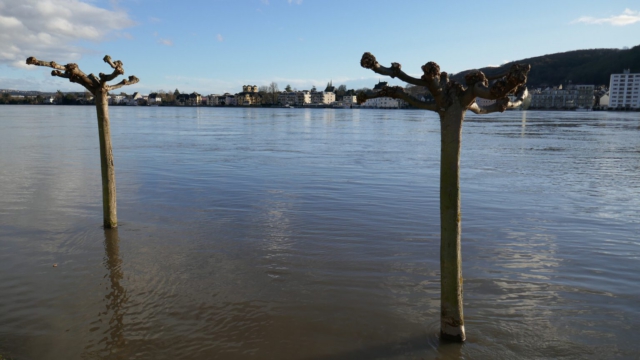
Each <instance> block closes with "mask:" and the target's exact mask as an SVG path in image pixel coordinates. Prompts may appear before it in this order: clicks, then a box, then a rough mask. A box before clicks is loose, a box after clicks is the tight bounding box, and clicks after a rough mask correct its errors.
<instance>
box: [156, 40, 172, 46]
mask: <svg viewBox="0 0 640 360" xmlns="http://www.w3.org/2000/svg"><path fill="white" fill-rule="evenodd" d="M158 44H162V45H166V46H173V41H171V39H158Z"/></svg>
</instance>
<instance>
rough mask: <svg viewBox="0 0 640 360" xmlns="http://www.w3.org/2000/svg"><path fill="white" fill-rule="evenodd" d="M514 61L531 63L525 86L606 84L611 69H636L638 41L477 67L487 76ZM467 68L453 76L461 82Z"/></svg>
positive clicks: (639, 65) (639, 66) (639, 69)
mask: <svg viewBox="0 0 640 360" xmlns="http://www.w3.org/2000/svg"><path fill="white" fill-rule="evenodd" d="M515 63H520V64H522V63H526V64H531V72H530V73H529V77H528V79H527V86H528V87H529V88H535V87H543V86H554V85H560V84H567V83H568V82H569V81H571V82H572V83H573V84H586V85H596V86H599V85H606V86H609V77H610V75H611V74H612V73H622V70H623V69H631V72H632V73H633V72H636V73H638V72H640V45H638V46H634V47H633V48H631V49H627V50H620V49H590V50H575V51H567V52H563V53H556V54H550V55H543V56H536V57H532V58H528V59H522V60H517V61H512V62H509V63H506V64H504V65H502V66H500V67H486V68H482V69H480V70H481V71H482V72H484V73H485V74H486V75H487V76H491V75H495V74H499V73H501V72H505V71H506V70H507V69H509V67H510V66H511V65H513V64H515ZM467 72H468V71H463V72H460V73H458V74H456V75H454V76H453V78H455V79H456V80H458V81H461V82H463V83H464V78H463V77H464V75H465V74H466V73H467Z"/></svg>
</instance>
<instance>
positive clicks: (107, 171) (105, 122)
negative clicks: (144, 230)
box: [27, 55, 139, 228]
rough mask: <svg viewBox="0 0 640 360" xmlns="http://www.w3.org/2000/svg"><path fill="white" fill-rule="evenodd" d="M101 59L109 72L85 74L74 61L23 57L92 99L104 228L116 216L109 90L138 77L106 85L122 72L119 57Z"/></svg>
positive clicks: (111, 225)
mask: <svg viewBox="0 0 640 360" xmlns="http://www.w3.org/2000/svg"><path fill="white" fill-rule="evenodd" d="M103 60H104V62H106V63H108V64H109V65H110V66H111V68H113V72H112V73H111V74H103V73H100V76H99V77H98V76H95V75H94V74H89V75H86V74H85V73H83V72H82V71H81V70H80V68H79V67H78V65H77V64H73V63H70V64H67V65H59V64H57V63H55V62H54V61H42V60H38V59H36V58H35V57H33V56H32V57H30V58H28V59H27V64H28V65H37V66H46V67H50V68H53V69H54V70H53V71H51V76H58V77H61V78H65V79H69V81H71V82H73V83H77V84H80V85H82V86H84V87H85V88H86V89H87V90H88V91H89V92H90V93H91V94H93V96H94V98H95V100H96V111H97V115H98V136H99V138H100V169H101V172H102V210H103V217H104V227H105V228H115V227H116V226H118V216H117V212H116V171H115V168H114V166H113V150H112V147H111V130H110V129H109V102H108V95H109V91H111V90H115V89H119V88H121V87H123V86H125V85H131V84H135V83H137V82H138V81H139V80H138V78H137V77H135V76H129V79H125V80H122V81H120V82H119V83H117V84H114V85H109V84H107V82H108V81H111V80H113V79H115V78H117V77H118V76H119V75H123V74H124V68H123V67H122V61H120V60H117V61H115V62H113V61H111V57H110V56H109V55H107V56H105V57H104V59H103Z"/></svg>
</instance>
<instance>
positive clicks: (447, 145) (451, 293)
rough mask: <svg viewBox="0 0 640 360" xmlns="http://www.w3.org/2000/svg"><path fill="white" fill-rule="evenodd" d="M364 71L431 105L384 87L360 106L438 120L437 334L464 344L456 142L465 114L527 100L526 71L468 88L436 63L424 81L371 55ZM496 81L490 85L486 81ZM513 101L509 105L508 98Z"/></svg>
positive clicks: (474, 77) (472, 82) (480, 77)
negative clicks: (408, 109)
mask: <svg viewBox="0 0 640 360" xmlns="http://www.w3.org/2000/svg"><path fill="white" fill-rule="evenodd" d="M360 65H362V67H364V68H367V69H371V70H373V71H374V72H376V73H378V74H381V75H386V76H390V77H392V78H398V79H400V80H402V81H404V82H407V83H409V84H412V85H417V86H425V87H426V88H427V89H429V92H431V95H432V96H433V97H434V99H435V103H426V102H424V101H420V100H418V99H416V98H414V97H413V96H411V95H409V94H407V93H405V92H404V90H403V89H402V87H400V86H385V87H384V88H382V89H381V90H380V91H378V92H376V93H371V94H365V93H360V94H358V103H360V104H361V103H363V102H365V101H366V100H367V99H373V98H379V97H392V98H395V99H402V100H404V101H406V102H408V103H409V104H411V105H413V106H414V107H417V108H420V109H424V110H431V111H434V112H436V113H438V115H439V116H440V148H441V152H440V292H441V294H440V332H441V336H442V338H445V339H449V340H455V341H464V340H465V337H466V336H465V329H464V317H463V313H462V259H461V251H460V250H461V247H460V234H461V230H462V228H461V216H460V139H461V135H462V122H463V121H464V116H465V113H466V111H467V110H470V111H472V112H474V113H476V114H489V113H492V112H503V111H505V110H506V109H510V108H515V107H517V106H519V105H520V104H521V103H522V101H523V100H524V98H525V97H526V95H527V87H526V86H525V83H526V82H527V75H528V73H529V70H530V69H531V66H530V65H517V64H516V65H513V66H511V69H510V70H509V71H508V72H507V73H505V74H501V75H499V76H494V77H492V78H487V77H486V76H485V74H484V73H482V72H481V71H478V70H474V71H471V72H469V73H468V74H467V75H466V76H465V82H466V86H464V85H462V84H460V83H458V82H456V81H454V80H451V79H449V76H448V75H447V73H446V72H440V67H439V66H438V64H436V63H434V62H429V63H427V64H425V65H424V66H422V71H423V73H424V74H423V75H422V77H420V78H414V77H412V76H409V75H407V74H406V73H404V72H403V71H402V70H401V67H400V64H398V63H392V64H391V67H384V66H381V65H380V64H378V62H377V61H376V58H375V57H374V56H373V55H371V54H370V53H365V54H364V55H362V60H361V61H360ZM492 80H495V81H494V82H493V83H492V84H491V85H489V81H492ZM512 94H513V95H515V100H514V101H510V100H509V97H508V95H512ZM477 97H480V98H483V99H489V100H495V102H494V103H493V104H492V105H489V106H485V107H483V106H479V105H478V104H477V103H476V98H477Z"/></svg>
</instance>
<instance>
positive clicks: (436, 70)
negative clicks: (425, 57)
mask: <svg viewBox="0 0 640 360" xmlns="http://www.w3.org/2000/svg"><path fill="white" fill-rule="evenodd" d="M422 72H423V73H424V75H422V80H424V81H428V82H431V81H433V80H437V81H438V82H439V79H437V78H438V77H439V76H440V66H439V65H438V64H436V63H434V62H433V61H429V62H428V63H426V64H424V65H422Z"/></svg>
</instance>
